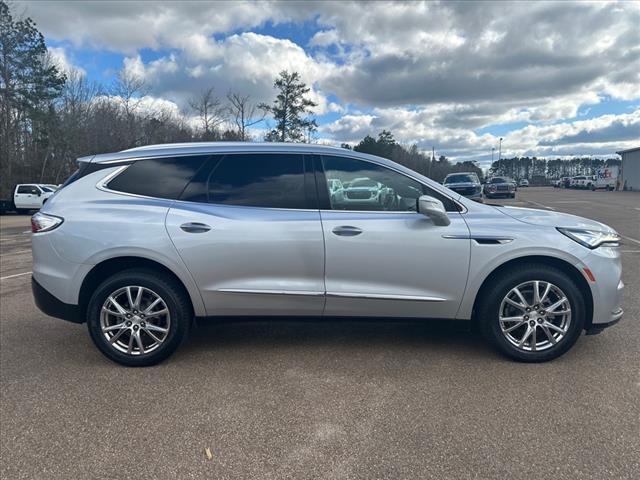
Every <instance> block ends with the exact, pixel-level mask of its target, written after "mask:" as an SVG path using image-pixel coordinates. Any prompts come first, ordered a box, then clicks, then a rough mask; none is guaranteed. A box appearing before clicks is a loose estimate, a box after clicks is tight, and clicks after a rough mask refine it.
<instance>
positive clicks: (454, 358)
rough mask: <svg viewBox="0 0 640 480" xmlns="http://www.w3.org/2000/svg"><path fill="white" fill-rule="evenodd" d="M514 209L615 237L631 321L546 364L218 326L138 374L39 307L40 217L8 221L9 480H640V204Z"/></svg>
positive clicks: (4, 234)
mask: <svg viewBox="0 0 640 480" xmlns="http://www.w3.org/2000/svg"><path fill="white" fill-rule="evenodd" d="M492 202H498V201H492ZM499 202H500V203H508V204H514V205H518V206H532V207H536V208H551V209H555V210H557V211H564V212H569V213H574V214H577V215H583V216H587V217H590V218H594V219H597V220H599V221H602V222H605V223H607V224H609V225H611V226H612V227H614V228H616V229H617V230H618V231H619V232H620V233H621V234H622V235H623V236H624V245H623V246H622V247H621V250H622V252H623V253H622V255H623V264H624V282H625V283H626V287H627V288H626V291H625V298H624V304H623V307H624V309H625V317H624V318H623V320H622V322H621V323H620V324H619V325H617V326H616V327H615V328H611V329H609V330H608V331H605V332H604V333H602V334H601V335H597V336H590V337H585V336H583V337H582V338H581V339H580V340H579V341H578V343H577V344H576V346H575V347H574V348H573V349H572V350H571V351H570V352H569V353H568V354H566V355H565V356H563V357H561V358H560V359H558V360H556V361H554V362H551V363H546V364H538V365H527V364H518V363H514V362H511V361H509V360H506V359H504V358H502V357H500V356H498V355H497V354H496V353H494V352H493V351H492V350H491V349H490V348H489V347H487V346H485V344H484V343H483V342H482V341H481V339H480V338H478V337H477V336H476V335H474V334H472V333H470V332H468V331H466V330H465V329H463V328H461V327H460V326H458V325H451V324H442V323H433V322H375V323H367V322H344V321H340V322H339V321H331V322H330V321H325V322H298V323H296V322H270V321H258V322H252V323H238V324H229V323H227V324H206V325H199V326H198V327H197V328H196V329H195V330H194V331H193V332H192V336H191V338H190V340H189V341H188V342H187V343H186V344H185V345H184V346H183V347H182V349H181V350H179V351H178V352H177V354H175V355H174V356H173V357H172V358H171V359H170V360H169V361H167V362H165V363H163V364H161V365H159V366H156V367H152V368H146V369H128V368H123V367H120V366H118V365H116V364H114V363H111V362H110V361H108V360H107V359H105V358H104V357H103V356H102V355H101V354H100V353H99V352H98V350H97V349H96V348H95V347H94V346H93V344H92V343H91V341H90V339H89V336H88V334H87V331H86V328H85V326H84V325H82V326H80V325H74V324H71V323H66V322H63V321H60V320H55V319H52V318H49V317H46V316H45V315H44V314H42V313H40V312H39V311H38V310H37V309H36V307H35V305H34V303H33V299H32V297H31V291H30V275H29V271H30V270H31V253H30V238H29V237H30V233H28V228H29V227H28V223H29V219H28V217H26V216H3V217H0V224H1V232H0V245H1V249H0V255H1V256H0V260H1V262H0V263H1V265H0V277H1V278H2V280H0V387H1V390H0V392H1V395H0V401H1V409H0V440H1V442H0V443H1V445H0V454H1V469H0V477H2V478H3V479H17V478H47V479H53V478H60V479H63V478H64V479H70V478H108V477H111V478H113V477H119V478H128V477H131V478H203V477H206V478H217V479H223V478H243V479H246V478H260V479H280V478H296V479H300V478H338V479H341V478H362V479H371V478H392V479H397V478H421V479H425V478H433V479H443V478H456V479H465V478H470V479H471V478H474V479H476V478H480V479H485V478H486V479H489V478H516V479H517V478H554V479H555V478H558V479H562V478H566V479H569V478H571V479H573V478H581V479H585V478H593V479H605V478H611V479H625V478H628V479H632V478H638V472H640V295H639V294H640V193H629V192H603V191H598V192H591V191H574V190H558V189H552V188H529V189H522V188H521V189H519V191H518V198H516V200H509V201H499ZM207 448H208V449H209V451H210V452H211V458H208V456H207V455H206V454H205V449H207Z"/></svg>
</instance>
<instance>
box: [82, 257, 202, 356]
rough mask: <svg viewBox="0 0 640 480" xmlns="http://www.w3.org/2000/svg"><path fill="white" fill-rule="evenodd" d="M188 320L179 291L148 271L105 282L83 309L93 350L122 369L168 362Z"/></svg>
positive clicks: (186, 304)
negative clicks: (85, 309)
mask: <svg viewBox="0 0 640 480" xmlns="http://www.w3.org/2000/svg"><path fill="white" fill-rule="evenodd" d="M192 318H193V314H192V312H191V306H190V303H189V299H188V297H187V295H186V294H185V293H184V291H183V289H182V288H181V286H180V285H179V284H177V282H176V281H175V280H173V279H172V278H171V277H169V276H167V275H164V274H162V273H161V272H154V271H150V270H127V271H124V272H120V273H117V274H115V275H113V276H111V277H110V278H108V279H107V280H105V281H104V282H103V283H102V284H101V285H100V286H99V287H98V288H97V289H96V291H95V292H94V294H93V296H92V297H91V300H90V301H89V306H88V309H87V326H88V329H89V334H90V335H91V339H92V340H93V342H94V343H95V345H96V346H97V347H98V348H99V349H100V351H101V352H102V353H103V354H104V355H105V356H107V357H108V358H109V359H111V360H113V361H115V362H118V363H120V364H122V365H127V366H140V367H142V366H148V365H154V364H156V363H159V362H161V361H162V360H164V359H166V358H167V357H169V356H170V355H171V354H172V353H173V352H174V351H175V350H176V349H177V348H178V346H179V345H180V344H181V343H182V341H183V340H184V339H185V337H186V336H187V333H188V330H189V326H190V324H191V321H192Z"/></svg>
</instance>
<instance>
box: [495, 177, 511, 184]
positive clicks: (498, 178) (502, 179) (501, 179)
mask: <svg viewBox="0 0 640 480" xmlns="http://www.w3.org/2000/svg"><path fill="white" fill-rule="evenodd" d="M508 182H509V180H507V179H506V178H505V177H493V178H492V179H491V183H508Z"/></svg>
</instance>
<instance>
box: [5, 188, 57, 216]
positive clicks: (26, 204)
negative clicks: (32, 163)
mask: <svg viewBox="0 0 640 480" xmlns="http://www.w3.org/2000/svg"><path fill="white" fill-rule="evenodd" d="M55 189H56V187H55V186H53V185H41V184H38V183H20V184H18V185H16V188H15V189H14V190H13V198H11V199H5V200H0V213H5V212H8V211H12V210H15V211H16V212H18V213H28V212H29V211H30V210H38V209H39V208H40V207H42V205H44V203H45V202H46V201H47V199H48V198H49V197H50V196H51V195H53V194H54V192H55Z"/></svg>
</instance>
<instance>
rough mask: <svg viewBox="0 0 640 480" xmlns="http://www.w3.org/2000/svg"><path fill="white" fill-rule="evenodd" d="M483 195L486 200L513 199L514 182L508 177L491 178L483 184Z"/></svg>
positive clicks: (514, 191) (514, 195) (514, 194)
mask: <svg viewBox="0 0 640 480" xmlns="http://www.w3.org/2000/svg"><path fill="white" fill-rule="evenodd" d="M484 195H485V197H487V198H498V197H510V198H515V197H516V182H514V181H513V180H512V179H510V178H509V177H492V178H491V179H489V180H488V181H487V183H485V184H484Z"/></svg>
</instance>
